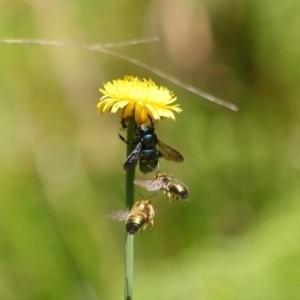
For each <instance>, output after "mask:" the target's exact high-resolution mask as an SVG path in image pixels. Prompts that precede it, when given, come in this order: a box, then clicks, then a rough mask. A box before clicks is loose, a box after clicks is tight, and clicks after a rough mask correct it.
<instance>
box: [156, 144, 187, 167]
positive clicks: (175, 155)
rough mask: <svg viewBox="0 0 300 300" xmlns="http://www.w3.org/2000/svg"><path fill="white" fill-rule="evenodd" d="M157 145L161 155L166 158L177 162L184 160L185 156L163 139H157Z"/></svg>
mask: <svg viewBox="0 0 300 300" xmlns="http://www.w3.org/2000/svg"><path fill="white" fill-rule="evenodd" d="M157 147H158V150H159V152H160V154H161V156H162V157H163V158H164V159H166V160H172V161H175V162H183V160H184V159H183V156H182V155H181V154H180V153H179V152H178V151H176V150H175V149H173V148H171V147H170V146H168V145H166V144H164V143H163V142H161V141H159V140H158V141H157Z"/></svg>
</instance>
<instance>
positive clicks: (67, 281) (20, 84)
mask: <svg viewBox="0 0 300 300" xmlns="http://www.w3.org/2000/svg"><path fill="white" fill-rule="evenodd" d="M299 13H300V2H299V1H296V0H290V1H273V0H261V1H250V0H248V1H236V2H234V1H225V0H223V1H221V0H215V1H196V0H194V1H193V0H188V1H187V0H176V1H174V0H173V1H171V0H164V1H163V0H153V1H147V0H139V1H128V0H126V1H125V0H117V1H108V0H103V1H83V0H79V1H38V0H28V1H20V0H10V1H8V0H4V1H3V0H2V1H1V2H0V38H31V39H47V40H59V41H65V42H77V43H81V44H96V43H107V42H113V43H118V42H122V41H126V40H131V39H135V38H144V37H151V36H158V37H160V41H159V42H158V43H148V44H141V45H134V46H130V47H124V48H118V49H116V51H119V52H121V53H124V54H127V55H130V56H132V57H134V58H136V59H139V60H141V61H144V62H146V63H148V64H150V65H152V66H154V67H157V68H159V69H160V70H162V71H164V72H167V73H169V74H171V75H173V76H175V77H177V78H178V79H180V80H182V81H184V82H186V83H189V84H192V85H194V86H196V87H198V88H200V89H202V90H204V91H206V92H209V93H211V94H213V95H215V96H218V97H221V98H223V99H226V100H228V101H230V102H232V103H235V104H237V105H238V106H239V112H237V113H235V112H232V111H229V110H228V109H225V108H222V107H220V106H218V105H214V104H211V103H209V102H208V101H206V100H204V99H202V98H200V97H198V96H196V95H194V94H192V93H190V92H188V91H186V90H184V89H182V88H180V87H178V86H176V85H174V84H172V83H170V82H168V81H167V80H165V79H163V78H160V77H158V76H156V75H155V74H153V73H151V72H150V71H148V70H145V69H142V68H141V67H138V66H136V65H134V64H132V63H129V62H126V61H122V60H120V59H118V58H116V57H112V56H108V55H105V54H102V53H100V52H91V51H85V50H79V49H73V48H68V47H63V48H58V47H51V46H36V45H30V46H26V45H16V44H11V45H7V44H0V53H1V55H0V66H1V68H0V130H1V134H0V141H1V142H0V176H1V181H0V182H1V188H0V206H1V207H0V299H5V300H10V299H22V300H23V299H28V300H29V299H30V300H32V299H122V298H123V287H124V279H123V278H124V225H123V224H122V223H119V222H114V221H112V220H110V219H108V218H106V217H105V215H106V214H107V213H109V212H111V211H114V210H119V209H123V208H124V207H125V203H124V172H123V170H122V164H123V162H124V160H125V146H124V144H123V143H121V141H120V140H119V138H118V137H117V133H118V132H120V131H119V129H120V127H121V126H120V123H119V121H120V118H119V114H116V115H110V114H106V115H104V116H103V117H100V115H99V114H98V113H97V111H96V109H95V106H96V104H97V102H98V100H99V98H100V96H101V95H100V93H99V91H98V90H99V88H100V87H102V85H103V83H105V82H107V81H110V80H113V79H117V78H123V77H124V75H133V76H139V77H143V78H152V79H153V80H154V81H155V82H156V83H157V84H158V85H164V86H167V87H168V88H169V89H170V90H172V91H174V93H175V95H176V96H177V97H178V102H179V103H180V105H181V107H182V109H183V113H182V114H180V115H177V121H176V123H173V122H172V121H170V120H166V121H164V122H162V123H160V124H157V125H156V131H157V133H158V136H159V138H160V139H161V140H162V141H163V142H165V143H166V144H168V145H170V146H172V147H174V148H175V149H176V150H178V151H179V152H181V153H182V154H183V156H184V157H185V162H184V163H183V164H176V163H172V162H166V161H163V160H161V170H162V171H167V172H171V173H173V174H174V175H175V176H176V177H177V178H179V179H180V180H182V181H183V182H184V183H186V184H187V186H188V187H189V189H190V193H191V197H190V201H189V202H178V203H175V204H172V205H170V204H169V203H168V201H167V200H166V199H165V198H164V197H163V196H162V195H161V194H160V195H157V196H156V197H154V198H153V199H152V202H153V205H154V207H155V209H156V216H155V225H154V228H153V230H152V231H151V232H149V231H146V232H144V233H143V234H140V235H137V236H136V238H135V274H134V299H143V300H144V299H145V300H148V299H172V300H181V299H205V300H226V299H228V300H229V299H230V300H232V299H238V300H253V299H265V300H266V299H270V300H274V299H276V300H277V299H278V300H279V299H289V300H290V299H300V218H299V216H300V203H299V196H300V182H299V179H300V172H299V168H300V156H299V153H300V121H299V115H300V106H299V96H300V34H299V25H300V23H299ZM120 133H121V134H122V132H120ZM123 134H124V132H123ZM152 175H153V174H149V176H148V177H150V178H151V177H152ZM137 176H138V177H142V175H141V174H140V173H139V172H137ZM138 191H139V192H141V193H143V195H146V196H148V195H150V194H149V193H147V192H146V191H144V190H142V189H138ZM139 197H140V196H139V195H138V194H137V196H136V200H138V199H139Z"/></svg>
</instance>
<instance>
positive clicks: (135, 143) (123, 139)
mask: <svg viewBox="0 0 300 300" xmlns="http://www.w3.org/2000/svg"><path fill="white" fill-rule="evenodd" d="M118 135H119V138H120V139H121V141H123V142H124V143H126V144H129V145H137V144H138V143H137V142H129V141H127V140H125V138H124V137H123V136H122V135H121V134H119V133H118Z"/></svg>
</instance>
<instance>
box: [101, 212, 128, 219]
mask: <svg viewBox="0 0 300 300" xmlns="http://www.w3.org/2000/svg"><path fill="white" fill-rule="evenodd" d="M128 215H129V211H125V210H116V211H113V212H111V213H110V214H107V215H105V216H106V217H107V218H110V219H112V220H115V221H125V220H126V218H127V216H128Z"/></svg>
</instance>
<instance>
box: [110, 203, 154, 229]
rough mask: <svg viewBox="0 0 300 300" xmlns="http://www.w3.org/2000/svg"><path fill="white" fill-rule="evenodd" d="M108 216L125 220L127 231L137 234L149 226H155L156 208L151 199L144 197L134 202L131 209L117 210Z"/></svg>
mask: <svg viewBox="0 0 300 300" xmlns="http://www.w3.org/2000/svg"><path fill="white" fill-rule="evenodd" d="M108 217H110V218H112V219H115V220H117V221H124V220H125V228H126V231H127V232H128V233H130V234H136V233H138V232H142V231H144V230H145V229H146V228H147V226H148V225H149V226H150V229H151V228H152V226H153V218H154V209H153V206H152V204H151V201H149V200H147V199H142V200H139V201H137V202H135V203H134V205H133V206H132V208H131V210H130V211H122V210H120V211H115V212H113V213H112V214H110V215H108Z"/></svg>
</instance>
